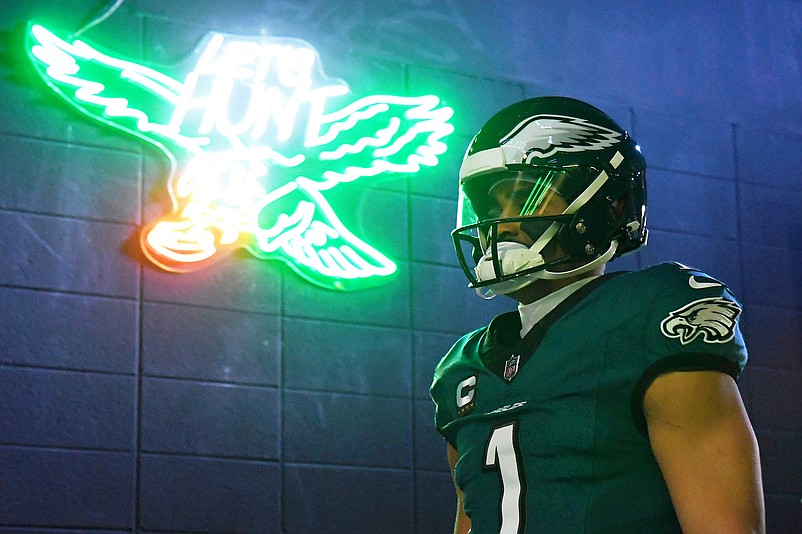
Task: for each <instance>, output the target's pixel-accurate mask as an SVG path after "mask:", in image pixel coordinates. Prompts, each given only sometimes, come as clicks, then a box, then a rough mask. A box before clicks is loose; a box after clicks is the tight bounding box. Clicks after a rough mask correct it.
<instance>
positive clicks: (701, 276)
mask: <svg viewBox="0 0 802 534" xmlns="http://www.w3.org/2000/svg"><path fill="white" fill-rule="evenodd" d="M623 278H624V279H625V280H627V281H628V283H629V284H630V286H635V287H634V288H633V289H637V290H639V291H640V293H641V294H642V295H644V296H646V297H647V298H649V299H651V300H654V299H663V298H668V299H670V300H672V297H674V298H679V299H680V300H682V299H683V298H694V297H696V296H698V295H700V294H710V295H712V294H724V293H726V294H727V295H729V296H730V297H732V294H731V292H730V290H729V288H728V287H727V285H726V284H725V283H724V282H722V281H720V280H719V279H717V278H715V277H714V276H711V275H709V274H707V273H705V272H704V271H701V270H699V269H696V268H695V267H690V266H688V265H683V264H682V263H677V262H665V263H658V264H656V265H652V266H650V267H646V268H644V269H641V270H640V271H634V272H632V273H628V274H627V275H626V276H625V277H623ZM732 298H733V299H734V297H732Z"/></svg>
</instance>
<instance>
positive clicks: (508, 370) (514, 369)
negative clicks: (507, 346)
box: [504, 354, 521, 381]
mask: <svg viewBox="0 0 802 534" xmlns="http://www.w3.org/2000/svg"><path fill="white" fill-rule="evenodd" d="M520 359H521V356H520V355H519V354H513V355H512V356H511V357H510V359H509V360H507V362H506V363H505V364H504V380H507V381H510V380H512V378H513V377H514V376H515V375H516V374H518V362H519V361H520Z"/></svg>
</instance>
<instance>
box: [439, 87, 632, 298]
mask: <svg viewBox="0 0 802 534" xmlns="http://www.w3.org/2000/svg"><path fill="white" fill-rule="evenodd" d="M645 170H646V164H645V161H644V159H643V156H641V154H640V150H639V148H638V147H637V145H636V144H635V142H634V141H633V140H632V139H631V138H630V137H629V135H628V134H627V133H626V132H624V131H623V130H622V129H621V128H620V127H619V126H618V125H617V124H615V122H614V121H613V120H612V119H610V118H609V117H608V116H607V115H605V114H604V113H603V112H601V111H599V110H597V109H596V108H594V107H592V106H590V105H588V104H585V103H583V102H580V101H578V100H573V99H570V98H562V97H542V98H535V99H530V100H525V101H523V102H519V103H518V104H514V105H513V106H510V107H509V108H506V109H505V110H502V111H501V112H499V113H498V114H496V115H495V116H494V117H493V118H491V119H490V120H489V121H488V122H487V123H486V124H485V126H484V127H483V128H482V130H480V132H479V133H478V134H477V135H476V137H475V138H474V140H473V141H472V142H471V145H470V146H469V148H468V151H467V153H466V155H465V159H464V161H463V164H462V168H461V169H460V197H459V205H458V216H457V228H456V229H455V230H454V231H453V232H452V239H453V241H454V246H455V249H456V252H457V257H458V259H459V262H460V265H461V267H462V269H463V271H464V272H465V274H466V276H467V277H468V279H469V281H470V285H471V287H475V288H485V289H484V290H483V291H480V294H482V293H484V295H483V296H488V295H489V296H494V295H495V294H503V293H509V292H511V291H515V290H516V289H518V288H520V287H524V286H525V285H528V284H529V283H531V282H532V281H534V280H536V279H538V278H550V279H560V278H567V277H570V276H574V275H576V274H579V273H581V272H586V271H587V270H590V269H592V268H595V267H596V266H598V265H601V264H603V263H606V262H607V261H609V260H611V259H612V258H614V257H617V256H619V255H621V254H623V253H626V252H630V251H632V250H635V249H637V248H638V247H639V246H641V245H643V244H644V243H645V241H646V234H647V232H646V228H645V222H646V202H645V201H646V189H645ZM471 264H473V265H475V267H474V266H472V265H471ZM558 266H559V267H560V268H559V269H558V270H556V271H552V269H554V268H557V267H558ZM566 268H567V270H565V269H566Z"/></svg>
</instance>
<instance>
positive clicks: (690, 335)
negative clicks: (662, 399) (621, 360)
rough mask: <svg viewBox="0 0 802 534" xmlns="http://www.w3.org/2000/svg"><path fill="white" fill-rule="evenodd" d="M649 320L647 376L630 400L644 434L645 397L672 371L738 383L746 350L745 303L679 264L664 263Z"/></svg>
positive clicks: (645, 344) (645, 347) (645, 332)
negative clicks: (710, 375) (742, 322)
mask: <svg viewBox="0 0 802 534" xmlns="http://www.w3.org/2000/svg"><path fill="white" fill-rule="evenodd" d="M661 274H662V276H661V277H660V279H658V280H656V284H657V289H656V293H655V294H654V297H653V298H652V302H651V306H650V309H649V312H648V314H647V315H646V317H645V321H646V322H645V325H644V328H643V339H642V342H641V347H642V357H644V358H645V359H646V361H645V362H643V363H644V369H645V370H644V372H643V374H642V375H641V377H640V379H639V380H638V382H637V384H636V386H635V390H634V392H633V395H632V414H633V419H634V421H635V425H636V427H637V428H638V431H639V432H641V434H644V435H645V433H646V421H645V418H644V416H643V397H644V395H645V394H646V390H647V389H648V388H649V386H650V385H651V384H652V382H653V381H654V380H655V379H656V378H657V377H658V376H660V375H661V374H663V373H667V372H672V371H713V370H715V371H720V372H723V373H726V374H727V375H729V376H731V377H732V378H733V379H735V380H737V379H738V375H739V374H740V372H741V371H742V370H743V368H744V366H745V365H746V360H747V351H746V346H745V344H744V340H743V336H742V335H741V330H740V327H739V323H738V321H739V318H740V315H741V304H740V303H739V302H738V300H737V299H736V298H735V297H734V296H733V294H732V293H731V292H730V290H729V289H728V288H727V287H726V286H725V285H724V284H723V283H721V282H719V281H718V280H716V279H714V278H713V277H711V276H709V275H706V274H704V273H702V272H699V271H696V270H693V269H690V268H688V267H684V266H681V265H678V264H666V265H665V266H664V269H663V272H662V273H661Z"/></svg>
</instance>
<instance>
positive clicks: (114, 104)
mask: <svg viewBox="0 0 802 534" xmlns="http://www.w3.org/2000/svg"><path fill="white" fill-rule="evenodd" d="M26 44H27V46H26V49H27V51H28V55H29V57H30V60H31V62H32V63H33V65H34V67H35V68H36V70H37V72H38V73H39V75H40V76H41V77H42V78H43V79H44V81H45V82H46V83H47V84H48V85H49V86H50V88H51V89H53V90H54V91H55V92H56V93H57V94H58V95H59V96H61V97H62V98H63V99H64V100H66V101H67V102H69V103H70V104H71V105H72V106H74V107H75V108H77V109H78V110H79V111H81V112H82V113H84V114H85V115H87V116H89V117H91V118H92V119H95V120H98V121H101V122H104V123H106V124H108V125H110V126H113V127H115V128H118V129H120V130H123V131H124V132H126V133H129V134H132V135H135V136H137V137H139V138H141V139H143V140H145V141H147V142H149V143H151V144H154V145H156V146H157V147H158V148H160V149H161V150H163V151H164V152H165V153H166V154H167V155H168V156H169V157H170V158H171V159H173V156H172V154H171V153H170V151H169V150H167V149H166V148H165V147H164V146H163V144H162V143H163V142H167V143H168V144H169V145H172V146H178V147H181V148H183V149H184V150H187V151H190V152H194V151H195V150H196V147H197V146H198V144H199V143H202V142H203V141H202V140H199V139H193V138H188V137H184V136H181V135H180V133H179V131H178V130H177V129H175V128H172V129H171V128H169V127H168V124H169V122H170V116H171V114H172V112H173V108H174V106H175V102H176V101H177V99H178V96H179V94H180V93H181V91H182V89H183V84H182V83H181V82H179V81H177V80H174V79H173V78H170V77H169V76H166V75H164V74H162V73H160V72H158V71H155V70H153V69H150V68H147V67H145V66H143V65H139V64H137V63H133V62H130V61H125V60H122V59H119V58H115V57H111V56H108V55H106V54H103V53H102V52H99V51H98V50H96V49H94V48H92V47H91V46H89V45H88V44H86V43H85V42H83V41H80V40H73V41H72V42H67V41H65V40H63V39H61V38H59V37H58V36H56V35H55V34H54V33H52V32H50V31H49V30H47V29H45V28H44V27H43V26H40V25H38V24H30V25H29V27H28V33H27V35H26Z"/></svg>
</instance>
